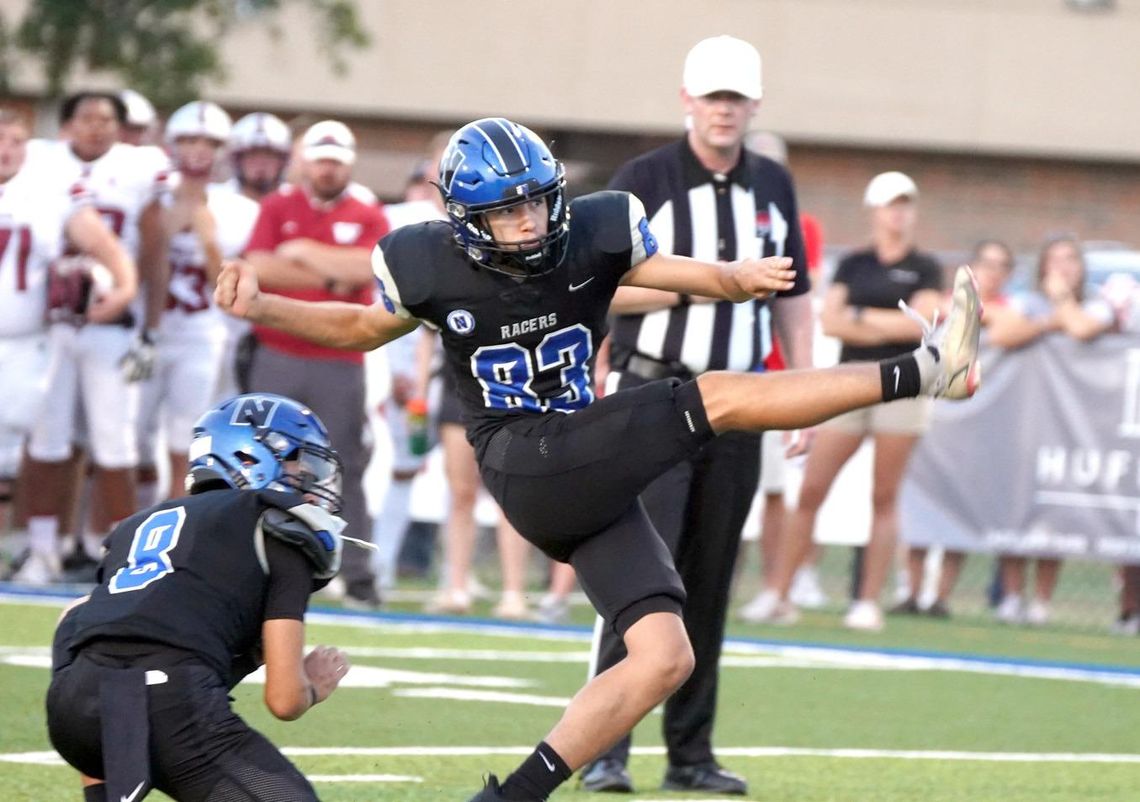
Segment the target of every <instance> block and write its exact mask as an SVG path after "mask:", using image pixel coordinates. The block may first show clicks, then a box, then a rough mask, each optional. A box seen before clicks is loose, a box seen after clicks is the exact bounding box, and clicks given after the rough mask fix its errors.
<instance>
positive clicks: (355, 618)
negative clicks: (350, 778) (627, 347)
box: [0, 582, 1140, 679]
mask: <svg viewBox="0 0 1140 802" xmlns="http://www.w3.org/2000/svg"><path fill="white" fill-rule="evenodd" d="M90 590H91V587H90V586H82V585H71V586H66V585H58V586H52V587H51V588H29V587H26V586H20V585H15V584H12V583H9V582H0V603H3V602H9V603H15V604H41V605H63V604H66V603H68V602H70V601H72V600H74V599H75V598H77V597H79V596H81V595H82V594H84V593H87V592H89V591H90ZM308 620H311V621H312V622H313V623H319V624H329V625H333V626H336V625H338V624H339V625H345V624H347V625H360V624H365V625H369V624H378V625H385V626H406V627H408V628H410V629H416V628H423V629H431V630H434V631H438V632H470V633H473V634H497V635H511V634H514V635H519V634H524V633H531V634H533V635H537V636H541V637H545V638H549V639H555V640H574V641H584V642H588V641H589V640H590V638H591V635H592V627H588V626H583V625H580V624H543V623H539V622H532V621H502V620H498V619H494V618H477V617H472V616H446V615H429V614H426V613H404V612H388V611H376V612H369V611H358V610H345V609H343V608H340V607H326V606H321V605H317V606H313V607H310V608H309V614H308ZM725 646H726V647H735V648H744V649H749V648H752V649H762V650H764V651H768V652H776V653H787V652H789V651H797V652H800V653H801V654H802V655H803V656H805V657H809V656H811V655H812V654H816V655H820V656H823V655H826V654H835V653H840V654H844V653H846V654H864V655H868V656H882V657H887V658H898V659H908V658H910V659H916V660H930V661H936V662H944V663H946V664H947V665H946V668H953V664H954V663H957V664H961V665H965V666H970V665H974V666H976V667H978V668H979V669H981V668H996V669H1010V670H1014V671H1016V670H1017V669H1028V670H1037V671H1056V672H1070V673H1072V674H1076V675H1079V676H1080V677H1081V678H1090V677H1095V675H1108V676H1117V677H1127V678H1138V679H1140V665H1137V666H1118V665H1105V664H1101V663H1079V662H1068V661H1059V660H1040V659H1035V658H1014V657H995V656H990V655H984V654H969V653H960V652H946V651H939V650H933V649H903V648H897V647H887V646H881V647H876V646H858V645H851V644H838V643H820V642H812V641H794V640H767V639H764V638H751V637H731V638H726V639H725Z"/></svg>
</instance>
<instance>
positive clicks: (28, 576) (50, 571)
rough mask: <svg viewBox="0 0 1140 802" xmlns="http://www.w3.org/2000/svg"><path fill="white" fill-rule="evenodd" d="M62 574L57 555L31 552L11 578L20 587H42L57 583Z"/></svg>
mask: <svg viewBox="0 0 1140 802" xmlns="http://www.w3.org/2000/svg"><path fill="white" fill-rule="evenodd" d="M62 573H63V567H62V566H61V565H60V560H59V555H58V554H52V553H48V552H40V551H33V552H30V553H29V554H28V559H26V560H24V564H23V565H21V566H20V570H19V571H17V572H16V573H15V574H14V575H13V576H12V581H13V582H18V583H20V584H21V585H33V586H35V587H44V586H45V585H50V584H52V583H53V582H58V581H59V578H60V576H61V574H62Z"/></svg>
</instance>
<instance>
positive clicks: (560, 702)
mask: <svg viewBox="0 0 1140 802" xmlns="http://www.w3.org/2000/svg"><path fill="white" fill-rule="evenodd" d="M392 695H393V696H403V697H405V698H407V697H411V698H415V699H458V700H459V701H463V702H502V703H508V704H515V705H535V706H536V707H557V708H558V709H560V710H561V709H562V708H564V707H566V705H568V704H570V697H568V696H536V695H534V694H529V693H503V692H502V691H465V690H461V689H459V688H403V689H400V690H397V691H392ZM532 751H533V750H532Z"/></svg>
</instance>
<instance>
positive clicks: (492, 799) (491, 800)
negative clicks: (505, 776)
mask: <svg viewBox="0 0 1140 802" xmlns="http://www.w3.org/2000/svg"><path fill="white" fill-rule="evenodd" d="M506 800H507V798H506V797H505V796H503V789H502V788H501V787H500V786H499V778H498V777H496V776H495V775H494V774H488V775H487V779H486V780H485V781H484V782H483V790H482V791H480V792H479V793H477V794H475V796H473V797H471V799H470V800H468V802H506Z"/></svg>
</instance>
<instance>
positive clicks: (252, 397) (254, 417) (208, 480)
mask: <svg viewBox="0 0 1140 802" xmlns="http://www.w3.org/2000/svg"><path fill="white" fill-rule="evenodd" d="M189 457H190V470H189V473H187V475H186V491H187V492H188V493H199V492H202V491H204V490H208V489H210V487H211V486H217V485H218V484H219V483H220V484H222V485H223V486H225V487H232V488H234V489H238V490H244V489H251V490H260V489H269V490H288V491H293V492H297V493H301V494H303V495H305V496H307V497H311V499H312V501H313V502H314V503H316V504H318V505H319V506H321V507H324V508H325V509H326V510H328V511H329V512H332V513H334V514H335V513H337V512H339V511H340V508H341V501H342V500H341V486H342V481H343V474H344V469H343V467H342V466H341V462H340V457H338V456H337V453H336V452H335V451H333V449H332V447H331V445H330V443H329V435H328V430H327V429H325V425H324V424H323V423H321V420H320V418H318V417H317V416H316V415H314V414H313V413H312V411H311V410H309V409H308V408H307V407H305V406H303V405H301V404H299V403H297V402H296V401H294V400H292V399H290V398H285V397H284V396H280V395H272V394H270V393H249V394H246V395H239V396H236V397H234V398H230V399H228V400H226V401H223V402H222V403H220V404H218V405H217V406H216V407H214V408H213V409H211V410H210V411H209V412H207V413H206V414H204V415H203V416H202V417H201V418H199V419H198V422H197V423H196V424H195V425H194V435H193V440H192V441H191V442H190V453H189ZM286 463H288V465H287V464H286Z"/></svg>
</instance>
